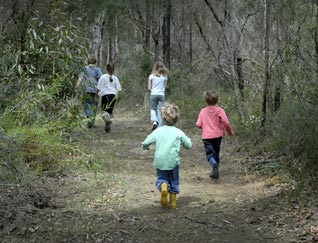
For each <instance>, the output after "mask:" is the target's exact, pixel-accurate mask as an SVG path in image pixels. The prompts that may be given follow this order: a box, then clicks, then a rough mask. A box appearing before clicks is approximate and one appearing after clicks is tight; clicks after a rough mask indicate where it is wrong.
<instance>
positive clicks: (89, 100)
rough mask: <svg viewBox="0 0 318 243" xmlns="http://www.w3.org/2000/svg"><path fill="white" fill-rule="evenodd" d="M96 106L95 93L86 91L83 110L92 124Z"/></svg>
mask: <svg viewBox="0 0 318 243" xmlns="http://www.w3.org/2000/svg"><path fill="white" fill-rule="evenodd" d="M97 106H98V100H97V99H96V98H95V93H86V94H85V104H84V109H85V110H84V111H85V116H86V117H87V118H89V119H90V120H91V122H92V124H94V122H95V118H96V112H97Z"/></svg>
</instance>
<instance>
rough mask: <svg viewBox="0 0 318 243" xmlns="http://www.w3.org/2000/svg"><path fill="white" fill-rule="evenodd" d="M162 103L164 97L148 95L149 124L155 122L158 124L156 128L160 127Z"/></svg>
mask: <svg viewBox="0 0 318 243" xmlns="http://www.w3.org/2000/svg"><path fill="white" fill-rule="evenodd" d="M164 102H165V96H164V95H150V120H151V123H153V122H154V121H156V122H157V123H158V126H161V125H162V119H161V115H160V109H161V107H162V105H163V103H164Z"/></svg>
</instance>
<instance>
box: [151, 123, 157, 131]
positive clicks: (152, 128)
mask: <svg viewBox="0 0 318 243" xmlns="http://www.w3.org/2000/svg"><path fill="white" fill-rule="evenodd" d="M157 127H158V122H156V121H154V122H152V127H151V130H155V129H156V128H157Z"/></svg>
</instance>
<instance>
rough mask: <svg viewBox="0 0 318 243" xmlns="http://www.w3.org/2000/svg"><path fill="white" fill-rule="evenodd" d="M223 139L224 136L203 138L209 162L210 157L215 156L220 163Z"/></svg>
mask: <svg viewBox="0 0 318 243" xmlns="http://www.w3.org/2000/svg"><path fill="white" fill-rule="evenodd" d="M221 141H222V137H218V138H211V139H202V142H203V144H204V148H205V155H206V158H207V160H208V161H209V162H210V158H211V157H213V158H214V159H215V161H216V162H217V163H218V164H219V163H220V148H221Z"/></svg>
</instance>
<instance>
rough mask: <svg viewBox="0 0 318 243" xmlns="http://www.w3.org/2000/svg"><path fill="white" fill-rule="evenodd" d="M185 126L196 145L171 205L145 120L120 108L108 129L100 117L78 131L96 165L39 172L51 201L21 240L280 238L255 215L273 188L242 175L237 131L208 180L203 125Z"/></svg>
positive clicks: (183, 158) (182, 169) (134, 241)
mask: <svg viewBox="0 0 318 243" xmlns="http://www.w3.org/2000/svg"><path fill="white" fill-rule="evenodd" d="M183 130H184V131H185V133H186V134H187V135H188V136H189V137H190V138H191V139H192V142H193V148H192V149H191V150H189V151H187V150H184V149H183V150H182V152H181V161H182V162H181V166H180V189H181V192H180V194H179V195H178V196H177V209H176V210H170V209H162V208H161V206H160V204H159V197H160V195H159V192H158V191H156V189H155V186H154V181H155V178H156V176H155V169H154V168H153V165H152V161H153V152H154V151H153V147H152V149H151V150H150V151H142V150H141V148H140V143H141V142H142V141H143V140H144V139H145V138H146V136H147V135H148V134H149V133H150V132H151V131H150V124H148V121H145V120H143V119H142V118H141V117H136V116H135V115H133V114H128V115H126V116H125V117H123V116H121V117H120V116H119V115H118V117H117V116H116V118H115V120H114V122H113V124H112V131H111V133H109V134H107V133H105V132H104V124H103V121H102V120H101V118H100V117H99V118H98V119H97V122H96V127H94V128H92V129H91V130H89V131H90V134H87V135H86V137H84V138H78V139H79V140H78V142H79V144H80V146H81V148H82V149H84V150H85V151H86V152H87V153H90V154H93V155H94V156H95V165H94V169H95V170H96V171H97V173H94V172H91V171H90V172H87V170H81V171H78V170H73V171H72V173H65V174H64V175H60V176H59V177H58V178H56V177H50V178H46V179H45V180H43V186H44V187H46V188H47V189H48V190H50V191H51V192H52V194H53V195H54V198H53V203H54V205H55V206H54V208H46V209H43V210H41V212H40V213H39V215H40V218H39V223H38V224H37V225H34V226H30V227H33V228H34V230H33V231H32V232H31V233H29V234H26V235H24V236H22V237H23V238H24V242H116V243H117V242H125V243H127V242H132V243H137V242H140V243H141V242H145V243H146V242H147V243H149V242H200V243H204V242H217V243H222V242H244V243H249V242H250V243H252V242H253V243H254V242H284V240H283V239H279V237H278V236H274V233H273V232H272V229H271V228H268V227H266V226H264V225H262V224H261V222H259V221H258V219H259V217H257V218H253V211H257V208H258V206H256V205H257V204H258V202H259V201H260V200H266V198H267V197H270V196H271V195H270V191H269V190H266V188H265V187H264V182H263V181H261V180H254V181H252V180H247V179H246V178H248V176H246V175H245V174H244V173H243V169H244V166H242V162H243V161H244V156H243V155H242V154H241V153H240V152H237V147H236V146H235V139H232V138H229V137H225V138H224V140H223V143H222V148H221V160H222V162H221V163H222V164H221V166H220V179H219V180H212V179H211V178H209V173H210V167H209V165H208V163H207V162H206V160H205V156H204V151H203V145H202V142H201V139H200V131H199V130H198V129H196V128H191V129H190V130H185V129H183ZM75 171H76V172H75ZM258 213H261V214H262V212H258ZM264 213H265V212H264ZM20 239H21V238H19V237H18V236H17V238H16V239H14V240H13V241H6V242H19V241H15V240H20ZM286 242H288V241H286Z"/></svg>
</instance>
